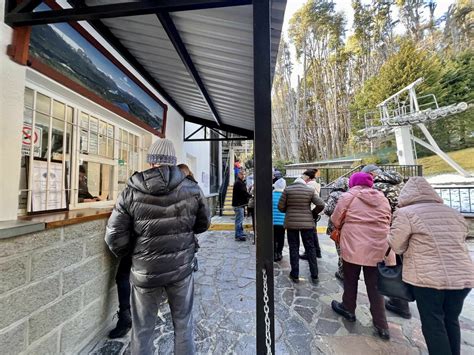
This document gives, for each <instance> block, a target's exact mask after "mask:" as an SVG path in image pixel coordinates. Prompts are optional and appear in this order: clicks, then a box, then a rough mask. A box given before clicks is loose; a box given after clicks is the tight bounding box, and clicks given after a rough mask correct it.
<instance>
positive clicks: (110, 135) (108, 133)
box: [107, 124, 114, 138]
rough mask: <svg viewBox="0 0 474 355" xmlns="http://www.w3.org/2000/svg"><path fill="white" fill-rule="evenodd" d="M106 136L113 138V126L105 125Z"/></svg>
mask: <svg viewBox="0 0 474 355" xmlns="http://www.w3.org/2000/svg"><path fill="white" fill-rule="evenodd" d="M107 136H108V137H110V138H114V126H112V125H111V124H107Z"/></svg>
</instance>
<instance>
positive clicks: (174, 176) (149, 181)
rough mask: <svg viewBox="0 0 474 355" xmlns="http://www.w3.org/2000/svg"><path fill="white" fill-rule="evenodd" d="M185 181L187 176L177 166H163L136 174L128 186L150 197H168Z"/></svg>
mask: <svg viewBox="0 0 474 355" xmlns="http://www.w3.org/2000/svg"><path fill="white" fill-rule="evenodd" d="M184 179H186V175H184V173H183V172H182V171H181V170H180V169H179V168H178V167H177V166H174V165H173V166H169V165H163V166H160V167H157V168H151V169H148V170H145V171H143V172H136V173H135V174H133V175H132V176H131V177H130V179H129V180H128V183H127V185H128V186H130V187H131V188H134V189H136V190H139V191H141V192H143V193H145V194H148V195H166V194H168V193H169V192H170V191H172V190H174V189H175V188H176V187H177V186H178V185H179V184H180V183H181V182H182V181H183V180H184Z"/></svg>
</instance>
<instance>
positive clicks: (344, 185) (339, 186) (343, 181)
mask: <svg viewBox="0 0 474 355" xmlns="http://www.w3.org/2000/svg"><path fill="white" fill-rule="evenodd" d="M347 190H349V179H348V178H346V177H340V178H339V179H337V180H336V181H335V182H334V184H332V191H344V192H346V191H347Z"/></svg>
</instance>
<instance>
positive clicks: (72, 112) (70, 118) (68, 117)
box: [66, 106, 74, 122]
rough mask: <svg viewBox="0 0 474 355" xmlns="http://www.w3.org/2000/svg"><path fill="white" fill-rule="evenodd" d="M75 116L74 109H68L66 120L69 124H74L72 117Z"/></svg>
mask: <svg viewBox="0 0 474 355" xmlns="http://www.w3.org/2000/svg"><path fill="white" fill-rule="evenodd" d="M73 115H74V109H73V108H72V107H70V106H68V107H67V108H66V119H67V121H68V122H72V117H73Z"/></svg>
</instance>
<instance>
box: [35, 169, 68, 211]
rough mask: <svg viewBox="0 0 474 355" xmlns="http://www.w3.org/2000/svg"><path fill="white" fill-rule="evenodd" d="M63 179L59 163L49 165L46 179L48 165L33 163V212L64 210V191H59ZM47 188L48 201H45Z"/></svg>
mask: <svg viewBox="0 0 474 355" xmlns="http://www.w3.org/2000/svg"><path fill="white" fill-rule="evenodd" d="M63 179H64V174H63V166H62V164H61V163H53V162H51V163H50V171H49V178H48V163H47V162H45V161H37V160H35V161H34V164H33V186H32V193H33V195H32V197H33V198H32V200H33V210H32V211H33V212H36V211H47V210H56V209H61V208H66V191H61V182H62V181H63ZM47 186H49V191H48V198H47V200H48V201H46V192H47V191H46V190H47V188H46V187H47Z"/></svg>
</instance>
